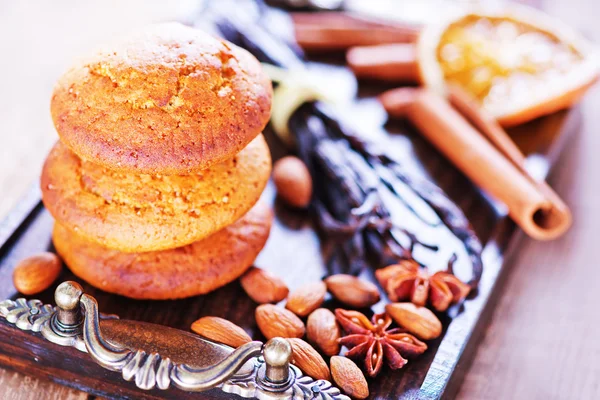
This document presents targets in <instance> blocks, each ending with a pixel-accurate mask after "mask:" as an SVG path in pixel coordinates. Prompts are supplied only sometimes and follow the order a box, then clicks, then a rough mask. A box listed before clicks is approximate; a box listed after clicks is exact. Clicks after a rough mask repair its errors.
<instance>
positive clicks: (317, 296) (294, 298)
mask: <svg viewBox="0 0 600 400" xmlns="http://www.w3.org/2000/svg"><path fill="white" fill-rule="evenodd" d="M326 294H327V287H326V286H325V283H323V282H321V281H318V282H309V283H306V284H304V285H302V286H300V287H299V288H298V289H296V290H294V291H293V292H292V293H290V295H289V296H288V300H287V303H286V304H285V308H287V309H288V310H290V311H291V312H293V313H294V314H296V315H298V316H300V317H306V316H307V315H308V314H310V313H311V312H313V311H314V310H316V309H317V308H319V307H320V306H321V304H323V300H325V295H326Z"/></svg>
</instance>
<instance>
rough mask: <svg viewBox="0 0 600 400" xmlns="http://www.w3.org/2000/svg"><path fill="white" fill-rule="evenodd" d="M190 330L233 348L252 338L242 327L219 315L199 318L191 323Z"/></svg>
mask: <svg viewBox="0 0 600 400" xmlns="http://www.w3.org/2000/svg"><path fill="white" fill-rule="evenodd" d="M192 331H194V332H196V333H197V334H198V335H200V336H202V337H205V338H206V339H209V340H212V341H213V342H217V343H223V344H226V345H227V346H231V347H233V348H238V347H240V346H241V345H243V344H246V343H249V342H251V341H252V338H251V337H250V336H249V335H248V334H247V333H246V331H244V330H243V329H242V328H240V327H239V326H237V325H236V324H234V323H233V322H231V321H228V320H226V319H224V318H219V317H202V318H200V319H199V320H197V321H195V322H194V323H193V324H192Z"/></svg>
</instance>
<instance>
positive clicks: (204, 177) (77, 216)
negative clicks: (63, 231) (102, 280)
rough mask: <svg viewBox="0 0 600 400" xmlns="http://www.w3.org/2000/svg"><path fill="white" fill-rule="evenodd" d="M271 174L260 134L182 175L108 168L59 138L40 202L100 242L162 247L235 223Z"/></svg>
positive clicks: (126, 248)
mask: <svg viewBox="0 0 600 400" xmlns="http://www.w3.org/2000/svg"><path fill="white" fill-rule="evenodd" d="M270 173H271V157H270V154H269V148H268V146H267V143H266V142H265V139H264V137H263V135H259V136H257V137H256V138H255V139H254V140H252V141H251V142H250V144H248V146H246V147H245V148H244V149H243V150H242V151H240V152H239V153H238V154H237V155H235V156H233V158H230V159H228V160H225V161H222V162H220V163H218V164H214V165H212V166H211V167H210V168H207V169H205V170H202V171H200V172H196V173H192V174H188V175H150V174H132V173H123V172H118V171H114V170H111V169H109V168H106V167H103V166H101V165H98V164H94V163H92V162H89V161H85V160H82V159H80V158H79V157H77V155H75V154H74V153H73V152H71V151H70V150H69V149H68V148H67V147H66V146H64V145H63V144H62V143H61V142H58V143H57V144H56V145H55V146H54V148H53V149H52V151H51V152H50V154H49V155H48V158H47V159H46V162H45V164H44V168H43V169H42V179H41V189H42V200H43V202H44V205H45V206H46V208H47V209H48V211H49V212H50V214H52V216H53V217H54V218H55V219H56V220H57V221H58V222H59V223H61V224H62V225H64V226H65V227H67V228H69V229H70V230H72V231H74V232H76V233H77V234H78V235H80V236H82V237H84V238H86V239H88V240H91V241H94V242H96V243H98V244H100V245H102V246H104V247H108V248H111V249H116V250H120V251H123V252H145V251H154V250H164V249H171V248H175V247H180V246H185V245H187V244H189V243H192V242H195V241H197V240H200V239H202V238H204V237H207V236H209V235H211V234H213V233H214V232H216V231H218V230H220V229H223V228H224V227H226V226H229V225H231V224H232V223H233V222H235V221H236V220H238V219H239V218H240V217H242V215H244V214H245V213H246V212H247V211H248V210H249V209H250V208H251V207H252V206H253V205H254V204H255V203H256V202H257V201H258V199H259V198H260V195H261V193H262V191H263V189H264V188H265V185H266V184H267V181H268V180H269V175H270Z"/></svg>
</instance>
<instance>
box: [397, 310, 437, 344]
mask: <svg viewBox="0 0 600 400" xmlns="http://www.w3.org/2000/svg"><path fill="white" fill-rule="evenodd" d="M385 312H386V313H388V315H389V316H390V317H392V319H393V320H394V322H395V323H397V324H398V325H400V326H401V327H402V328H404V329H405V330H406V331H407V332H408V333H412V334H413V335H415V336H416V337H418V338H419V339H421V340H432V339H435V338H437V337H439V336H440V335H441V334H442V323H441V321H440V320H439V319H438V317H436V316H435V314H434V313H433V312H431V310H430V309H428V308H425V307H419V306H416V305H414V304H413V303H390V304H387V305H386V306H385Z"/></svg>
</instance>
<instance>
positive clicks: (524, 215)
mask: <svg viewBox="0 0 600 400" xmlns="http://www.w3.org/2000/svg"><path fill="white" fill-rule="evenodd" d="M380 101H381V103H382V104H383V106H384V107H385V109H386V110H387V111H388V113H389V114H390V115H392V116H402V117H408V118H409V119H410V120H411V122H412V123H413V124H414V125H415V126H416V127H417V128H418V129H419V131H420V132H421V133H422V134H423V135H424V136H425V137H427V139H429V141H430V142H431V143H432V144H433V145H434V146H435V147H437V148H438V150H439V151H441V152H442V153H443V154H444V155H445V156H446V157H448V158H449V159H450V160H451V161H452V163H453V164H454V165H455V166H456V167H457V168H458V169H460V170H461V171H462V172H463V173H464V174H465V175H466V176H467V177H469V179H471V180H472V181H473V182H474V183H475V184H476V185H477V186H478V187H480V188H481V189H483V190H484V191H486V192H488V193H489V194H490V195H492V196H493V197H494V198H496V199H498V200H500V201H501V202H503V203H504V204H506V206H507V207H508V212H509V215H510V217H511V218H512V219H513V220H514V221H515V222H516V223H517V224H518V225H519V226H520V227H521V228H522V229H523V231H525V233H527V234H528V235H529V236H531V237H532V238H534V239H538V240H550V239H554V238H557V237H559V236H560V235H562V234H563V233H564V232H565V231H566V230H567V229H568V228H569V226H570V225H571V213H570V211H569V209H568V208H567V206H566V205H565V204H564V203H563V202H562V201H561V200H560V198H558V196H557V195H556V194H555V193H554V192H553V191H552V190H551V189H550V188H549V187H548V186H547V185H546V184H545V183H539V182H536V181H534V180H533V179H532V178H531V177H530V176H529V175H528V174H527V173H526V172H525V170H524V167H523V165H522V163H521V162H522V161H520V157H519V156H518V155H517V156H515V158H514V159H512V158H511V157H512V156H510V155H509V156H508V157H507V156H505V154H506V149H507V147H506V146H504V147H503V146H502V145H500V146H499V147H500V148H503V149H504V150H503V151H501V150H499V149H498V148H496V147H494V145H493V144H492V142H498V138H500V139H501V137H500V136H498V137H496V139H491V141H488V140H487V139H486V138H485V137H484V136H483V135H482V134H481V133H480V132H479V131H478V130H477V129H476V128H475V127H474V126H473V125H471V124H470V123H469V121H467V119H465V118H464V117H463V116H462V115H461V114H460V113H459V112H458V111H457V110H456V109H454V108H453V107H452V105H451V104H450V103H449V102H448V101H446V99H444V98H443V97H441V96H440V95H438V94H436V93H434V92H432V91H430V90H427V89H416V88H401V89H394V90H390V91H388V92H386V93H384V94H383V95H381V97H380ZM459 101H460V100H459ZM455 102H456V97H455ZM463 106H464V104H463ZM488 122H489V121H487V122H486V121H485V118H482V119H480V120H479V121H478V122H475V123H474V125H476V126H478V128H480V129H481V127H483V129H482V131H485V135H488V136H492V137H493V136H494V135H496V136H497V135H498V132H497V131H496V133H494V132H492V133H490V132H491V131H490V126H492V125H488ZM492 129H494V128H492ZM519 163H521V164H519Z"/></svg>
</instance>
